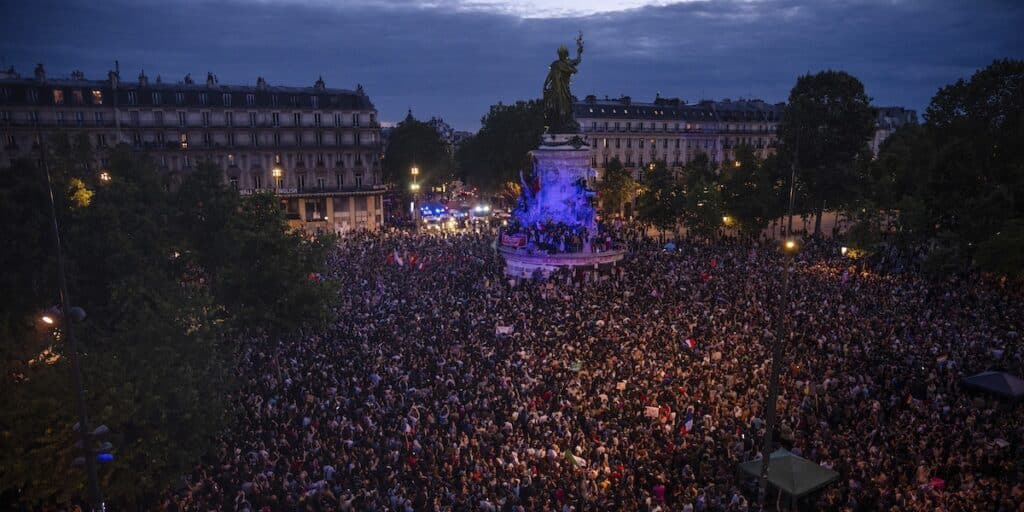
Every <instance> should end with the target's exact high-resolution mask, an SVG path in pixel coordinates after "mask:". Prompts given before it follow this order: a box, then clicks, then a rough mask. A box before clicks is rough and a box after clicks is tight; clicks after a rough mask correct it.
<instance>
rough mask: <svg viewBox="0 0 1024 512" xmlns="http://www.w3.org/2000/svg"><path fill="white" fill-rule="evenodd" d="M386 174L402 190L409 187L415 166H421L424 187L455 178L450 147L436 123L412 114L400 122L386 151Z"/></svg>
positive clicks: (420, 181)
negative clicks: (416, 117)
mask: <svg viewBox="0 0 1024 512" xmlns="http://www.w3.org/2000/svg"><path fill="white" fill-rule="evenodd" d="M383 167H384V176H385V179H386V180H388V181H390V182H391V183H395V184H397V185H398V186H399V187H400V190H409V183H410V182H411V179H412V176H411V175H410V170H411V169H412V168H413V167H416V168H418V169H419V172H420V173H419V176H418V177H417V182H418V183H420V184H421V185H422V186H423V187H424V188H428V187H430V186H433V185H440V184H442V183H446V182H448V181H449V180H450V179H451V178H452V159H451V155H450V154H449V152H448V146H447V145H446V144H445V142H444V141H443V140H442V139H441V135H440V134H439V133H438V132H437V129H436V128H435V126H432V125H431V124H430V123H425V122H423V121H419V120H417V119H415V118H414V117H412V112H409V114H408V115H407V116H406V117H405V120H403V121H402V122H400V123H398V126H396V127H395V128H394V129H393V130H392V131H391V135H390V136H389V138H388V144H387V149H386V150H385V151H384V164H383Z"/></svg>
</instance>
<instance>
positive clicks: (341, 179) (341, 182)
mask: <svg viewBox="0 0 1024 512" xmlns="http://www.w3.org/2000/svg"><path fill="white" fill-rule="evenodd" d="M334 182H335V183H337V185H338V188H341V187H343V186H345V173H341V172H336V173H334Z"/></svg>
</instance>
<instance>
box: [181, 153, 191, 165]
mask: <svg viewBox="0 0 1024 512" xmlns="http://www.w3.org/2000/svg"><path fill="white" fill-rule="evenodd" d="M182 160H184V162H185V167H186V168H189V167H192V157H191V156H188V155H185V157H184V158H183V159H182Z"/></svg>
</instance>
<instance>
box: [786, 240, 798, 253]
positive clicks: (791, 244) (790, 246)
mask: <svg viewBox="0 0 1024 512" xmlns="http://www.w3.org/2000/svg"><path fill="white" fill-rule="evenodd" d="M793 249H796V242H794V241H792V240H786V250H787V251H792V250H793Z"/></svg>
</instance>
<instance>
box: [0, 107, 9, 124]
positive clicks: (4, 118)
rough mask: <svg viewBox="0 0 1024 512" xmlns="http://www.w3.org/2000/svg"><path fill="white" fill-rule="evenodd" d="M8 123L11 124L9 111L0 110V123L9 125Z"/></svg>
mask: <svg viewBox="0 0 1024 512" xmlns="http://www.w3.org/2000/svg"><path fill="white" fill-rule="evenodd" d="M9 122H11V111H9V110H0V123H5V124H6V123H9Z"/></svg>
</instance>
